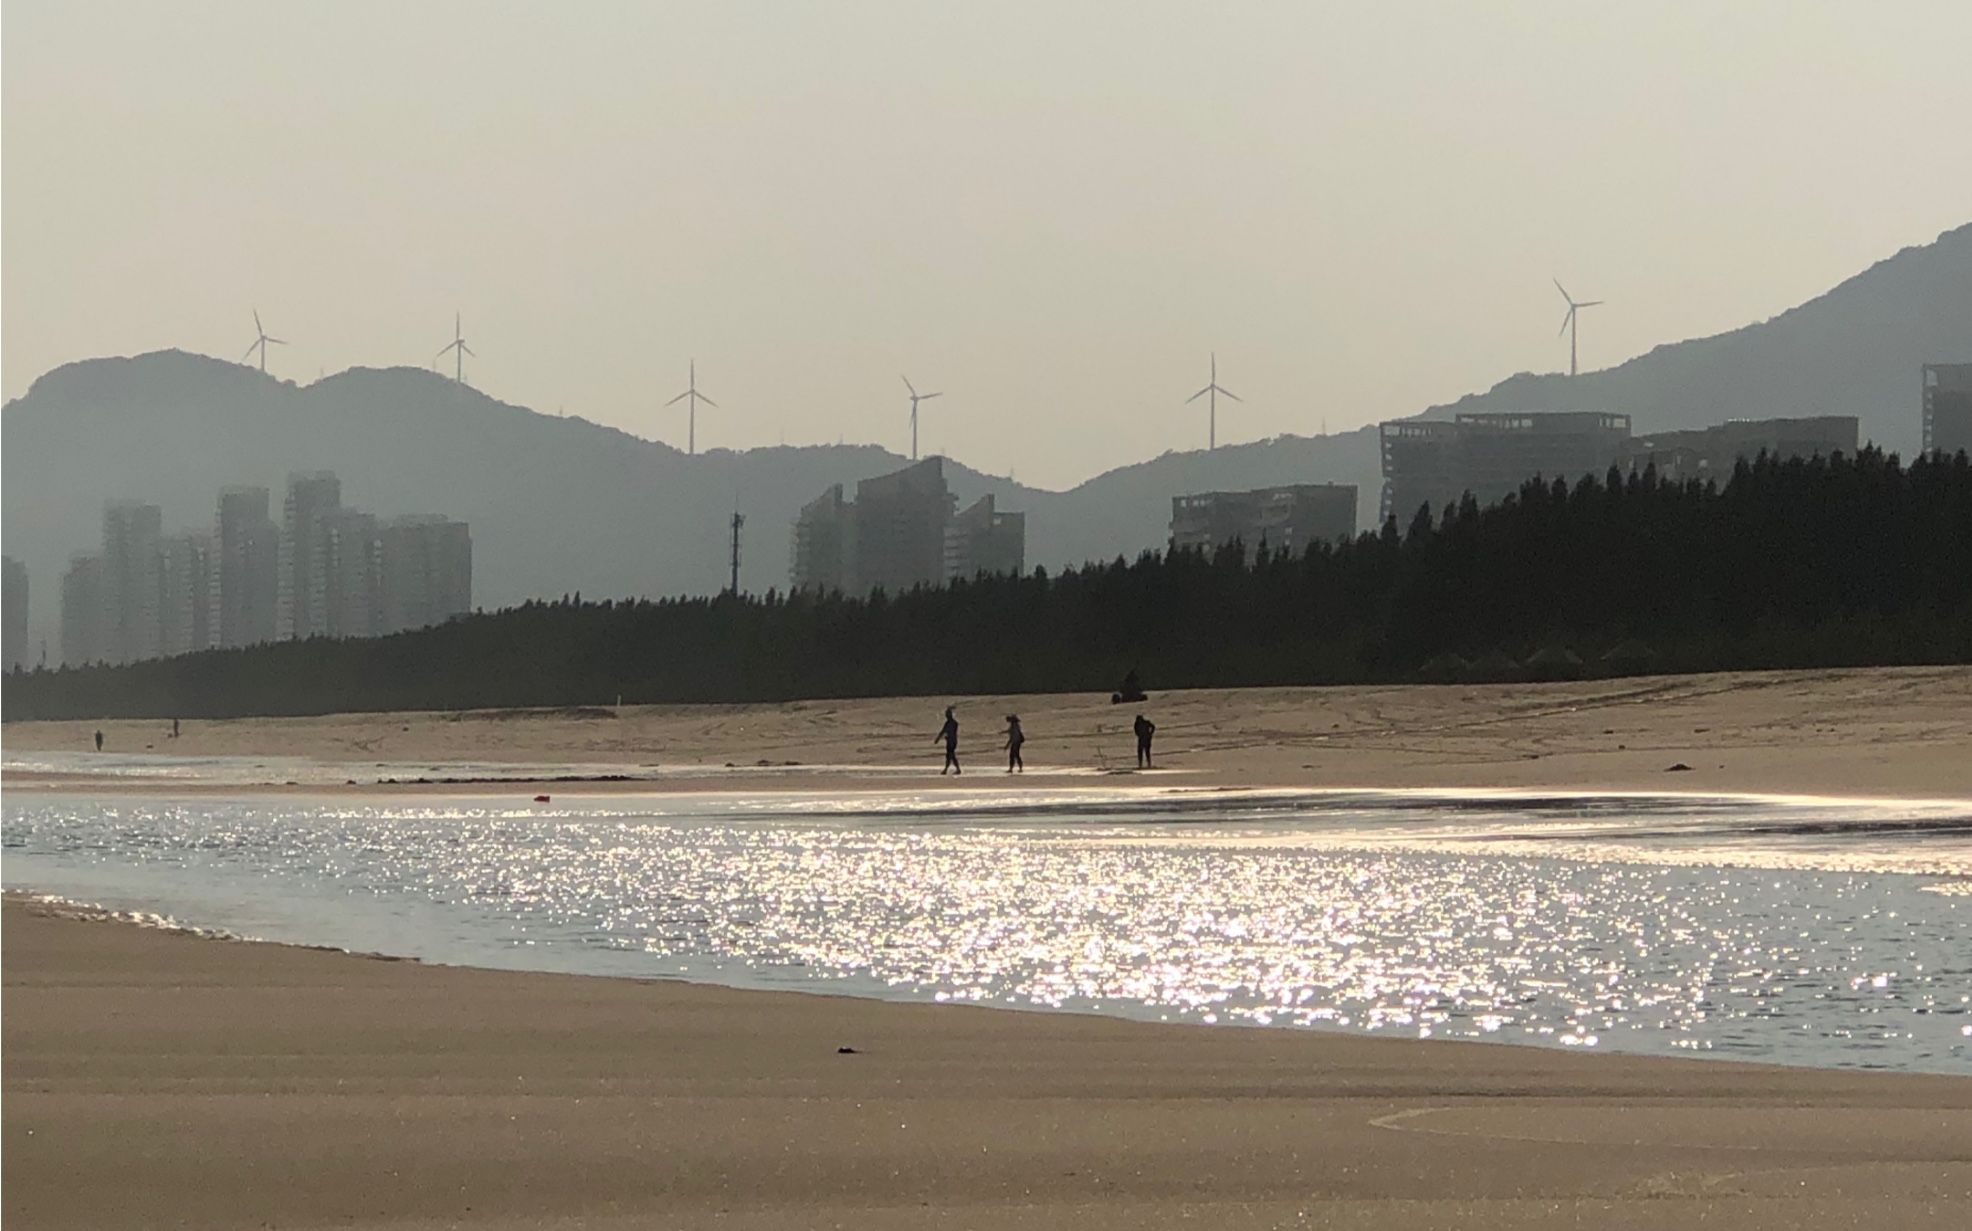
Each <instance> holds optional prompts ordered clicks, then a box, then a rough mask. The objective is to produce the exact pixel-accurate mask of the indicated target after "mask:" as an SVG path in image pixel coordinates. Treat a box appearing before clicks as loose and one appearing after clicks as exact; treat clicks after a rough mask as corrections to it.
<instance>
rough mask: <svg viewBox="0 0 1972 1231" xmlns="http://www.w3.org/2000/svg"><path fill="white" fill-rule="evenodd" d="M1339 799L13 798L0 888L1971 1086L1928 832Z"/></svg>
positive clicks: (1968, 1020)
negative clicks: (1838, 835)
mask: <svg viewBox="0 0 1972 1231" xmlns="http://www.w3.org/2000/svg"><path fill="white" fill-rule="evenodd" d="M1345 802H1346V807H1344V806H1342V805H1341V804H1338V803H1336V801H1335V800H1334V799H1332V798H1331V799H1327V800H1325V801H1315V800H1312V799H1310V798H1306V797H1304V798H1302V799H1301V800H1300V802H1298V803H1297V802H1296V801H1294V800H1285V801H1273V802H1269V803H1264V804H1262V805H1256V804H1252V802H1251V801H1248V803H1247V804H1244V805H1243V804H1241V803H1239V802H1237V801H1233V802H1225V803H1217V804H1214V803H1210V802H1209V801H1208V803H1207V804H1206V805H1205V806H1203V807H1201V808H1197V809H1194V808H1190V807H1187V808H1185V809H1182V810H1175V811H1174V810H1173V808H1172V807H1171V806H1169V805H1168V804H1162V805H1158V804H1151V803H1147V802H1146V801H1143V800H1138V801H1137V802H1136V804H1135V805H1134V806H1132V805H1131V802H1130V801H1129V800H1127V799H1125V800H1121V801H1110V802H1106V803H1104V804H1102V806H1101V807H1099V808H1092V809H1090V810H1088V811H1087V812H1086V813H1085V814H1083V815H1076V814H1075V809H1074V808H1073V807H1071V806H1069V805H1067V804H1059V803H1058V804H1054V805H1040V806H1034V805H1026V806H1014V807H1010V808H1006V809H1001V808H998V807H996V806H993V805H990V804H987V803H978V804H977V806H975V807H972V808H969V809H968V808H966V807H962V806H960V807H952V806H939V807H935V808H926V809H912V808H898V807H896V806H895V805H894V804H892V805H889V806H887V807H886V808H882V809H873V810H864V811H861V812H858V811H857V810H856V809H853V808H845V807H844V805H843V801H842V800H841V799H839V798H835V799H826V800H810V801H806V803H805V804H804V802H803V801H801V800H798V799H796V800H790V799H787V798H784V797H777V798H774V799H771V800H766V801H754V802H752V803H738V804H736V803H735V802H734V801H732V800H722V801H720V802H718V803H717V804H712V803H709V802H707V801H706V800H705V799H704V798H700V799H698V800H696V801H694V800H693V799H691V798H690V797H683V798H678V797H674V798H671V799H666V800H661V801H659V800H641V801H635V800H616V801H601V800H598V801H593V802H585V803H583V804H582V805H581V806H579V807H577V808H573V809H570V808H562V807H556V808H555V809H553V810H549V809H532V810H530V809H524V808H523V809H510V808H498V807H492V806H489V805H488V804H486V803H485V802H484V801H480V802H477V803H474V802H469V801H452V802H446V801H417V802H416V803H415V804H412V803H403V802H400V803H394V804H387V805H378V806H352V805H349V804H347V803H333V804H332V803H309V802H307V801H298V800H293V799H284V800H279V801H270V800H259V801H255V800H243V799H233V800H224V799H197V800H185V801H178V802H166V803H156V802H151V803H132V802H130V801H128V800H127V799H111V798H101V799H96V798H89V797H76V796H68V797H62V796H41V797H34V796H25V797H15V798H9V799H8V800H7V804H6V810H5V825H4V843H5V852H6V882H7V885H8V887H9V888H19V889H28V890H33V891H38V892H49V893H57V894H62V895H65V896H70V897H75V898H78V899H82V900H88V901H99V902H104V903H105V904H108V905H112V906H122V907H135V908H141V909H146V910H155V911H159V912H161V913H165V914H169V915H172V916H174V917H176V918H179V919H181V920H184V921H186V922H189V923H195V924H200V925H205V926H215V927H222V928H228V929H231V930H234V931H238V932H242V933H245V934H252V935H258V936H264V937H267V938H269V939H279V940H288V941H299V942H305V943H313V944H331V945H340V946H344V947H349V948H356V949H368V950H380V951H386V952H392V953H399V954H406V955H415V956H420V957H423V958H425V959H427V960H434V961H448V962H461V963H471V964H477V965H489V966H511V967H522V968H533V969H550V970H566V971H575V972H587V973H600V974H633V975H645V976H669V977H687V978H696V979H706V980H711V981H717V982H724V983H732V984H737V985H741V986H775V987H788V986H795V987H810V988H815V989H817V990H830V991H847V992H853V993H858V994H867V995H881V996H892V997H899V998H926V999H936V1000H941V1001H943V1000H954V1001H974V1002H981V1003H990V1004H999V1005H1017V1006H1023V1007H1036V1008H1070V1009H1080V1010H1085V1011H1101V1012H1110V1013H1119V1014H1122V1015H1127V1016H1132V1017H1142V1018H1149V1019H1152V1020H1159V1019H1165V1020H1173V1021H1192V1022H1208V1023H1210V1022H1216V1023H1239V1024H1250V1025H1265V1026H1318V1027H1329V1028H1337V1029H1355V1030H1374V1031H1384V1032H1401V1033H1404V1034H1408V1035H1421V1036H1435V1037H1465V1038H1491V1039H1500V1040H1508V1041H1516V1042H1531V1043H1542V1044H1551V1045H1562V1046H1575V1047H1594V1048H1605V1049H1618V1050H1625V1051H1645V1052H1673V1051H1692V1052H1703V1053H1711V1054H1715V1055H1731V1056H1735V1057H1740V1058H1747V1059H1764V1060H1774V1061H1781V1062H1787V1063H1800V1064H1811V1065H1825V1066H1872V1067H1888V1068H1914V1069H1926V1070H1939V1071H1954V1072H1966V1071H1972V945H1968V943H1967V940H1968V935H1967V929H1966V927H1965V922H1966V919H1967V917H1968V912H1969V911H1972V899H1967V898H1966V897H1964V896H1960V895H1953V894H1950V893H1936V892H1928V891H1927V890H1929V889H1935V888H1937V887H1939V886H1940V884H1941V883H1942V884H1943V885H1945V887H1948V888H1949V887H1951V886H1952V885H1954V884H1959V885H1962V884H1963V883H1964V882H1963V881H1962V880H1959V881H1951V880H1945V881H1942V882H1941V881H1940V879H1939V876H1940V874H1945V873H1950V872H1952V871H1954V870H1956V871H1958V872H1960V873H1961V874H1962V873H1963V872H1964V871H1965V870H1967V869H1972V859H1967V858H1966V855H1967V851H1966V849H1965V846H1966V844H1965V841H1964V839H1963V837H1962V836H1957V835H1958V831H1955V830H1953V829H1952V827H1951V825H1950V824H1949V823H1948V822H1950V820H1951V818H1950V817H1949V816H1946V817H1945V818H1943V819H1944V821H1946V822H1947V823H1946V824H1944V825H1943V826H1942V827H1941V832H1942V833H1943V834H1944V838H1943V839H1942V840H1940V839H1939V838H1938V836H1937V835H1936V834H1931V835H1929V836H1925V835H1923V834H1919V835H1918V836H1912V835H1911V833H1909V832H1903V831H1896V830H1894V829H1892V830H1891V831H1890V836H1887V837H1886V836H1884V826H1883V824H1882V823H1876V822H1872V825H1873V826H1874V827H1873V828H1870V827H1865V829H1864V830H1863V834H1864V836H1863V837H1862V838H1861V839H1860V840H1850V841H1847V844H1846V846H1844V845H1842V844H1841V843H1840V842H1835V841H1833V840H1831V839H1830V837H1829V833H1828V826H1827V824H1826V823H1825V818H1824V817H1821V815H1820V814H1814V815H1808V814H1807V813H1804V812H1801V811H1800V810H1798V809H1797V810H1796V811H1794V812H1789V811H1787V809H1786V808H1784V807H1782V806H1781V805H1778V804H1772V803H1769V804H1766V805H1762V806H1761V807H1758V808H1755V807H1752V806H1750V805H1736V806H1735V805H1729V804H1725V803H1721V802H1718V801H1714V802H1713V803H1712V804H1710V805H1705V804H1696V803H1693V802H1692V801H1690V800H1680V801H1669V802H1667V801H1662V800H1660V801H1655V802H1653V801H1648V800H1610V799H1601V800H1590V799H1581V800H1576V801H1573V805H1572V806H1562V805H1556V806H1553V807H1550V808H1549V809H1548V811H1547V813H1545V814H1541V811H1540V808H1538V807H1534V806H1532V805H1529V806H1524V807H1523V806H1521V805H1520V804H1518V803H1516V802H1515V801H1511V800H1508V801H1495V802H1494V803H1493V804H1491V805H1489V806H1488V808H1482V809H1479V810H1478V812H1477V813H1476V814H1475V810H1474V809H1473V808H1472V807H1471V806H1469V804H1467V803H1461V802H1460V801H1457V800H1453V799H1450V798H1448V797H1436V798H1435V802H1434V799H1431V798H1412V799H1409V800H1405V801H1396V802H1393V801H1391V800H1388V799H1383V800H1379V799H1375V798H1360V797H1358V798H1353V799H1350V800H1347V801H1345ZM1566 803H1567V801H1563V805H1566ZM1735 807H1737V808H1738V811H1734V808H1735ZM1776 810H1778V811H1776ZM1722 817H1723V818H1724V819H1723V820H1722V819H1721V818H1722ZM1776 818H1777V819H1776ZM1804 818H1805V819H1804ZM1937 819H1939V818H1936V817H1932V818H1929V819H1928V820H1927V821H1926V823H1927V824H1928V823H1930V822H1931V821H1935V820H1937ZM1870 834H1874V835H1875V836H1873V837H1871V836H1869V835H1870ZM1735 835H1737V836H1736V837H1735ZM1747 835H1759V837H1758V841H1757V842H1754V841H1752V840H1751V839H1750V838H1748V837H1747ZM1734 841H1738V842H1739V843H1740V846H1739V847H1737V848H1735V847H1734V846H1733V845H1732V843H1733V842H1734ZM1734 849H1739V850H1741V852H1742V854H1743V855H1744V857H1743V858H1737V859H1735V858H1727V857H1721V854H1720V852H1721V851H1725V852H1728V853H1729V852H1731V851H1732V850H1734ZM1735 863H1737V864H1741V865H1751V866H1732V865H1733V864H1735ZM1886 866H1887V867H1890V868H1893V869H1895V868H1903V869H1904V870H1884V868H1885V867H1886ZM1912 869H1915V870H1912Z"/></svg>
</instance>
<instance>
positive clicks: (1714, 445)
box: [1617, 415, 1861, 486]
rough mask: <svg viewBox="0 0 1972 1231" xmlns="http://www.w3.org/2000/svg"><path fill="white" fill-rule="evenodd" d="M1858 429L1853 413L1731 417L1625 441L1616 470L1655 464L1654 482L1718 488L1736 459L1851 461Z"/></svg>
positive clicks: (1629, 469)
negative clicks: (1710, 482)
mask: <svg viewBox="0 0 1972 1231" xmlns="http://www.w3.org/2000/svg"><path fill="white" fill-rule="evenodd" d="M1860 431H1861V429H1860V426H1859V424H1858V423H1857V420H1856V417H1855V416H1854V415H1822V416H1819V417H1816V418H1808V419H1734V420H1732V421H1731V422H1728V423H1721V424H1718V425H1716V426H1714V427H1706V428H1698V429H1696V430H1694V431H1687V432H1657V433H1654V434H1652V435H1649V436H1637V437H1634V438H1632V439H1631V440H1629V441H1627V442H1625V443H1624V445H1623V447H1622V451H1621V456H1620V459H1619V461H1618V463H1617V464H1618V466H1619V467H1620V468H1621V469H1623V470H1626V471H1641V470H1642V469H1643V468H1644V467H1646V466H1654V467H1656V470H1657V475H1658V477H1659V478H1662V479H1668V480H1671V481H1674V482H1683V481H1684V480H1687V479H1714V480H1716V481H1717V482H1718V483H1719V484H1720V485H1721V486H1723V485H1724V483H1725V482H1726V480H1727V479H1730V478H1731V477H1732V471H1733V467H1734V466H1736V465H1737V464H1738V463H1739V459H1740V458H1745V459H1747V460H1748V461H1751V460H1752V459H1754V458H1757V457H1759V456H1760V454H1762V453H1765V454H1767V455H1768V456H1770V457H1778V458H1795V457H1832V456H1833V455H1835V454H1837V453H1840V454H1842V455H1844V456H1846V457H1854V456H1855V453H1856V441H1857V438H1858V435H1859V433H1860Z"/></svg>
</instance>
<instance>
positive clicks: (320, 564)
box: [276, 470, 342, 640]
mask: <svg viewBox="0 0 1972 1231" xmlns="http://www.w3.org/2000/svg"><path fill="white" fill-rule="evenodd" d="M341 508H342V483H341V481H340V480H338V479H337V478H336V477H335V475H334V474H331V473H330V472H329V471H326V470H316V471H307V472H302V473H297V474H291V475H289V476H288V497H287V503H286V506H285V508H284V510H283V515H282V519H281V551H280V591H279V592H280V618H279V625H278V628H277V630H276V635H277V636H279V637H281V638H282V639H283V640H286V639H290V638H302V637H323V636H327V635H328V634H329V630H330V621H329V585H330V583H329V571H330V552H331V547H330V543H329V525H330V521H331V519H332V518H333V517H334V515H335V514H336V513H337V512H339V511H340V510H341Z"/></svg>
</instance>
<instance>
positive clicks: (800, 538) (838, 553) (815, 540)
mask: <svg viewBox="0 0 1972 1231" xmlns="http://www.w3.org/2000/svg"><path fill="white" fill-rule="evenodd" d="M789 548H790V550H789V557H788V558H789V570H788V581H789V583H790V584H791V585H792V586H793V587H794V588H795V589H797V590H818V591H821V592H823V593H827V592H828V591H831V590H841V591H845V592H848V591H853V590H855V588H856V578H855V572H854V565H855V559H856V518H855V504H854V502H852V501H849V500H845V499H843V496H842V484H840V483H837V484H835V485H834V486H833V487H831V488H829V489H828V490H827V491H825V492H823V493H822V494H821V495H819V496H817V497H816V498H815V499H813V500H811V501H809V502H808V503H807V504H805V505H802V506H801V512H800V514H799V515H798V516H796V517H795V519H794V540H793V542H792V543H791V544H790V545H789Z"/></svg>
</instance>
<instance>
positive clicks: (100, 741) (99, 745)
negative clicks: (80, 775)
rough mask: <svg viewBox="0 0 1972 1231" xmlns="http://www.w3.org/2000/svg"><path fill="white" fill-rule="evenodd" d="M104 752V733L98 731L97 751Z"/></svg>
mask: <svg viewBox="0 0 1972 1231" xmlns="http://www.w3.org/2000/svg"><path fill="white" fill-rule="evenodd" d="M102 750H103V733H102V732H101V731H98V732H96V751H97V752H101V751H102Z"/></svg>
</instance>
